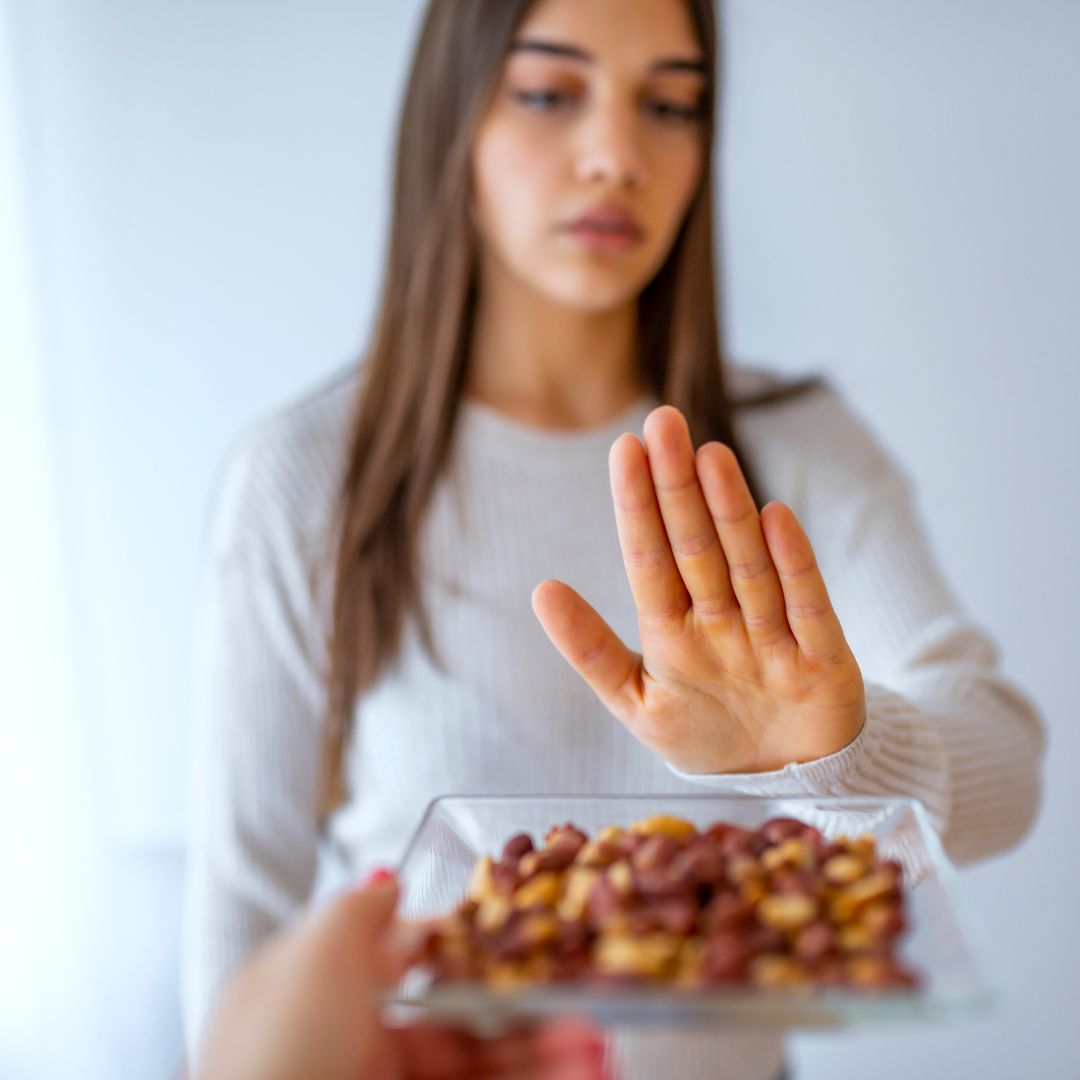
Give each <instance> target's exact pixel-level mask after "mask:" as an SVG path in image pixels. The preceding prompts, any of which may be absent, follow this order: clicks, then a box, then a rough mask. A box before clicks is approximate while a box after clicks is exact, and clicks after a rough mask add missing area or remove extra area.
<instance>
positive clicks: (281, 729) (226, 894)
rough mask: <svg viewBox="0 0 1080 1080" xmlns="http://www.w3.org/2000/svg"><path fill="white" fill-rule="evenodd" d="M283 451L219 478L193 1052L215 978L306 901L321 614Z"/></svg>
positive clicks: (187, 945)
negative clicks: (289, 492) (292, 504)
mask: <svg viewBox="0 0 1080 1080" xmlns="http://www.w3.org/2000/svg"><path fill="white" fill-rule="evenodd" d="M279 449H280V448H276V447H274V446H272V445H268V443H267V440H266V439H265V438H263V437H257V438H255V439H253V440H251V441H249V443H248V444H247V445H246V446H245V447H243V448H242V449H241V451H240V452H239V453H238V454H237V455H236V458H235V459H234V461H233V463H232V466H231V468H230V470H229V474H228V478H227V482H226V484H225V490H224V497H223V499H222V504H221V509H220V512H219V516H218V527H217V532H216V536H215V539H214V543H213V546H212V551H211V556H210V565H209V569H208V573H207V578H206V582H205V586H204V593H203V596H202V604H201V610H200V618H199V625H198V640H197V644H196V678H195V683H196V686H195V710H194V711H195V718H194V732H193V755H192V777H191V787H190V791H191V832H190V839H189V855H188V859H189V861H188V871H187V896H186V911H185V941H184V951H183V1009H184V1024H185V1033H186V1040H187V1047H188V1053H189V1056H190V1057H191V1058H192V1059H194V1057H195V1055H196V1053H197V1051H198V1049H199V1047H200V1045H201V1043H202V1039H203V1037H204V1033H205V1028H206V1025H207V1022H208V1020H209V1018H210V1016H211V1014H212V1012H213V1010H214V1008H215V1005H216V1001H217V997H218V994H219V992H220V989H221V987H222V985H223V984H224V983H225V982H226V980H227V979H228V978H229V976H231V974H232V973H233V972H234V971H235V969H237V968H238V967H239V966H240V965H241V963H242V962H243V961H244V960H246V958H247V957H248V956H249V954H250V953H251V952H252V951H253V950H254V948H255V947H256V946H257V945H258V944H259V943H260V942H262V941H263V940H264V939H265V938H267V937H268V936H269V935H270V934H271V933H272V932H274V931H275V930H277V929H278V928H279V927H281V926H282V925H283V924H285V923H286V922H288V921H289V920H290V919H291V918H292V917H293V916H294V915H295V914H296V912H297V911H298V909H300V908H301V907H302V905H303V904H304V903H305V901H306V900H307V898H308V896H309V894H310V891H311V888H312V883H313V879H314V874H315V868H316V839H317V829H318V808H319V795H320V790H319V785H320V782H321V769H322V750H323V740H324V734H325V732H324V714H325V709H324V691H323V681H322V678H321V663H322V659H321V656H320V654H319V651H318V645H317V642H318V641H319V636H318V633H317V630H318V627H319V626H320V625H321V624H320V622H319V619H318V613H317V612H316V611H315V610H314V609H315V601H314V599H313V596H314V591H313V588H312V582H311V575H310V571H309V563H310V557H309V555H307V553H306V551H305V540H304V532H303V530H302V529H301V528H299V527H298V525H297V522H296V521H295V520H293V516H292V515H290V513H289V502H288V498H287V487H288V480H289V478H288V475H287V473H283V472H282V470H281V463H280V460H279V459H280V457H281V455H280V453H279V452H278V450H279Z"/></svg>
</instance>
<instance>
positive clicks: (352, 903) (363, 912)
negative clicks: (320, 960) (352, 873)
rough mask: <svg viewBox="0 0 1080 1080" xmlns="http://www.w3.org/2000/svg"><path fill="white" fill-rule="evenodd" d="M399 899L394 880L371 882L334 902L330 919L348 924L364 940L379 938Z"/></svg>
mask: <svg viewBox="0 0 1080 1080" xmlns="http://www.w3.org/2000/svg"><path fill="white" fill-rule="evenodd" d="M383 873H384V874H386V872H385V871H384V872H383ZM399 896H400V890H399V888H398V883H397V879H396V878H395V877H394V876H393V875H392V874H386V876H380V877H378V878H377V879H375V878H373V879H371V880H370V881H369V882H367V883H366V884H364V885H362V886H360V888H358V889H353V890H351V891H350V892H347V893H344V894H343V895H342V896H341V897H339V898H338V899H337V900H335V901H334V904H333V907H332V910H333V917H335V918H342V919H348V920H350V921H351V922H352V924H353V925H354V926H355V927H356V929H357V931H358V932H360V933H362V934H364V936H365V937H376V936H381V935H382V933H383V932H384V931H385V930H386V929H387V928H388V927H389V926H390V923H391V922H392V921H393V918H394V911H395V910H396V908H397V904H398V898H399Z"/></svg>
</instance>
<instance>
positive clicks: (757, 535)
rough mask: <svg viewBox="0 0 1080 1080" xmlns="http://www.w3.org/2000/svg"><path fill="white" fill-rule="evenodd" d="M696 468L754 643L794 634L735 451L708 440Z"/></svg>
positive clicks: (769, 642)
mask: <svg viewBox="0 0 1080 1080" xmlns="http://www.w3.org/2000/svg"><path fill="white" fill-rule="evenodd" d="M697 469H698V476H699V478H700V480H701V489H702V491H703V492H704V494H705V502H706V503H707V504H708V507H709V513H710V514H711V515H712V519H713V522H714V524H715V525H716V531H717V534H718V535H719V537H720V543H721V544H722V545H723V547H724V553H725V555H726V557H727V563H728V569H729V572H730V574H731V584H732V587H733V588H734V590H735V595H736V596H737V597H738V600H739V607H740V608H741V609H742V615H743V623H744V624H745V626H746V632H747V634H748V635H749V638H750V641H751V643H752V644H753V645H754V646H755V647H759V648H760V647H763V646H769V645H775V644H778V643H779V642H780V641H783V640H785V639H790V637H791V629H790V627H789V626H788V624H787V616H786V614H785V613H784V592H783V589H782V588H781V587H780V578H779V576H778V575H777V573H776V567H775V566H774V565H773V561H772V556H771V555H770V554H769V549H768V546H767V545H766V543H765V537H764V535H763V534H762V531H761V520H760V518H759V517H758V512H757V508H756V507H755V506H754V498H753V496H752V495H751V494H750V488H749V487H748V486H747V483H746V478H745V477H744V476H743V473H742V469H741V468H740V467H739V462H738V460H737V459H736V457H735V454H734V452H733V451H732V449H731V447H729V446H725V445H724V444H723V443H718V442H711V443H706V444H705V445H704V446H703V447H702V448H701V449H700V450H699V451H698V453H697Z"/></svg>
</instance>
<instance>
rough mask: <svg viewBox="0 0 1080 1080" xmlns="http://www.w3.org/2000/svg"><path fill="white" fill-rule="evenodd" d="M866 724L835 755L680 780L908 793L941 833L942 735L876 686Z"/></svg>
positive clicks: (715, 785) (731, 787) (737, 787)
mask: <svg viewBox="0 0 1080 1080" xmlns="http://www.w3.org/2000/svg"><path fill="white" fill-rule="evenodd" d="M865 690H866V722H865V723H864V724H863V727H862V730H861V731H860V732H859V734H858V735H856V737H855V738H854V739H853V740H852V741H851V742H850V743H848V745H847V746H845V747H844V748H843V749H842V750H838V751H837V752H836V753H835V754H828V755H827V756H825V757H822V758H817V759H816V760H815V761H807V762H803V763H801V764H791V765H785V766H784V767H783V768H782V769H777V770H775V771H773V772H761V773H688V772H683V771H682V770H681V769H677V768H675V766H674V765H671V764H669V765H668V768H669V769H671V771H672V772H673V773H674V774H675V775H676V776H678V777H680V778H681V779H683V780H686V781H688V782H689V783H692V784H698V785H701V786H702V787H707V788H709V789H711V790H714V791H726V792H729V793H730V794H734V795H763V796H768V797H775V798H782V797H784V796H792V795H821V796H826V795H906V796H912V797H914V798H916V799H919V800H920V801H921V802H922V803H923V805H924V807H925V808H926V810H927V812H928V813H929V815H930V818H931V820H932V821H933V823H934V826H935V828H937V829H938V830H939V831H940V829H941V826H942V824H943V822H944V821H945V817H946V811H947V808H948V769H947V763H946V757H945V748H944V744H943V742H942V739H941V737H940V735H939V734H938V733H937V732H936V731H934V730H933V729H932V728H931V727H930V726H929V725H928V724H927V722H926V717H925V716H923V715H922V713H921V711H920V709H919V707H918V706H917V705H916V704H915V703H914V702H911V701H909V700H908V699H907V698H905V697H903V696H902V695H901V694H898V693H896V692H895V691H892V690H889V689H887V688H885V687H883V686H879V685H876V684H874V683H867V684H866V687H865Z"/></svg>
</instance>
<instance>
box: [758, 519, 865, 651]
mask: <svg viewBox="0 0 1080 1080" xmlns="http://www.w3.org/2000/svg"><path fill="white" fill-rule="evenodd" d="M761 526H762V530H763V532H764V535H765V542H766V543H767V544H768V547H769V551H770V552H771V554H772V559H773V563H774V564H775V566H776V570H777V573H778V574H779V577H780V584H781V587H782V589H783V592H784V607H785V610H786V613H787V621H788V625H789V626H790V627H791V632H792V633H793V634H794V635H795V640H796V641H797V642H798V643H799V649H800V650H801V651H802V654H803V656H805V657H806V659H807V660H814V661H820V662H822V663H830V662H832V661H836V660H842V659H845V658H846V656H847V650H848V645H847V639H846V638H845V637H844V631H843V629H842V628H841V626H840V620H839V618H838V617H837V615H836V612H835V611H834V610H833V606H832V602H831V601H830V600H829V593H828V590H827V589H826V588H825V581H824V579H823V578H822V576H821V571H820V570H819V569H818V564H817V559H816V558H815V557H814V549H813V547H812V546H811V544H810V540H809V538H808V537H807V535H806V533H805V532H804V531H803V527H802V526H801V525H800V524H799V519H798V518H797V517H796V516H795V514H794V513H793V512H792V510H791V509H790V507H788V506H785V505H784V504H783V503H781V502H771V503H769V505H768V506H766V507H765V508H764V509H763V510H762V511H761Z"/></svg>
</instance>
